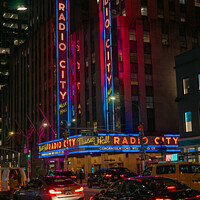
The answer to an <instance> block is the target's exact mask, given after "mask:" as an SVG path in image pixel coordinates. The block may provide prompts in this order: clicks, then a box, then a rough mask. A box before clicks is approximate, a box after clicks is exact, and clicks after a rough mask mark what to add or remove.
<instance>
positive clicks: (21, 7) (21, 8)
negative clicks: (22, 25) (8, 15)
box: [17, 5, 27, 11]
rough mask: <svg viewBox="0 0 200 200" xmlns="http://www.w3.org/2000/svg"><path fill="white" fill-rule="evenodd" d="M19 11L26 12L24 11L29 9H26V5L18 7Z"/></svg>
mask: <svg viewBox="0 0 200 200" xmlns="http://www.w3.org/2000/svg"><path fill="white" fill-rule="evenodd" d="M17 10H19V11H24V10H27V7H25V6H24V5H20V6H18V7H17Z"/></svg>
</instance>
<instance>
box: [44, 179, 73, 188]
mask: <svg viewBox="0 0 200 200" xmlns="http://www.w3.org/2000/svg"><path fill="white" fill-rule="evenodd" d="M43 180H44V182H45V183H46V184H47V185H48V186H57V185H74V184H75V183H74V181H73V180H71V179H66V178H64V177H44V178H43Z"/></svg>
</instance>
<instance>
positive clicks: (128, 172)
mask: <svg viewBox="0 0 200 200" xmlns="http://www.w3.org/2000/svg"><path fill="white" fill-rule="evenodd" d="M109 169H112V170H119V171H120V173H121V174H122V176H121V177H124V178H129V177H135V176H137V173H136V172H132V171H131V170H129V169H128V168H126V167H112V168H109ZM123 174H124V176H123Z"/></svg>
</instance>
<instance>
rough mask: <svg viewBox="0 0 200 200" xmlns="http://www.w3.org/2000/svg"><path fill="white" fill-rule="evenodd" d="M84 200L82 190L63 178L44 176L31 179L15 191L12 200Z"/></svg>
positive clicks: (74, 183)
mask: <svg viewBox="0 0 200 200" xmlns="http://www.w3.org/2000/svg"><path fill="white" fill-rule="evenodd" d="M27 199H28V200H58V199H63V200H67V199H70V200H85V198H84V188H83V186H82V185H79V184H78V183H76V182H75V181H73V180H72V179H68V178H66V177H64V176H44V177H39V178H36V179H32V180H31V181H30V182H29V183H28V184H27V185H26V186H25V187H23V188H21V189H20V190H17V191H16V192H15V194H14V200H27Z"/></svg>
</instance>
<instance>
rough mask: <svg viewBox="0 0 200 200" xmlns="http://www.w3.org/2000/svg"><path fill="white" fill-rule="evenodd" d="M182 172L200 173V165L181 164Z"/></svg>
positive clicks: (180, 169)
mask: <svg viewBox="0 0 200 200" xmlns="http://www.w3.org/2000/svg"><path fill="white" fill-rule="evenodd" d="M179 171H180V173H192V174H194V173H200V165H180V166H179Z"/></svg>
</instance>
